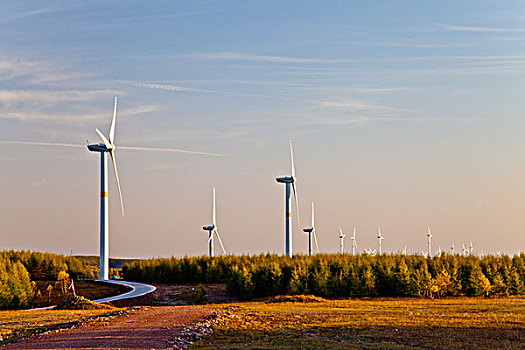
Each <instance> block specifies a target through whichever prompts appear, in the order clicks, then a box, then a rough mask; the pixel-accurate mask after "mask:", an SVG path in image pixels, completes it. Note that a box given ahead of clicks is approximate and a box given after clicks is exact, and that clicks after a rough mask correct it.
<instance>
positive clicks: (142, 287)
mask: <svg viewBox="0 0 525 350" xmlns="http://www.w3.org/2000/svg"><path fill="white" fill-rule="evenodd" d="M97 281H98V282H104V283H112V284H118V285H121V286H127V287H131V288H132V290H131V291H129V292H127V293H124V294H120V295H116V296H114V297H108V298H104V299H98V300H92V301H93V302H95V303H106V302H108V301H116V300H122V299H130V298H136V297H141V296H143V295H146V294H149V293H151V292H154V291H155V290H156V289H157V287H155V286H152V285H149V284H144V283H138V282H128V281H121V280H97Z"/></svg>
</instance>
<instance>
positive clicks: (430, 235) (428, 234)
mask: <svg viewBox="0 0 525 350" xmlns="http://www.w3.org/2000/svg"><path fill="white" fill-rule="evenodd" d="M427 238H428V242H427V243H428V253H427V254H428V257H429V258H431V257H432V248H431V240H432V232H430V226H428V233H427Z"/></svg>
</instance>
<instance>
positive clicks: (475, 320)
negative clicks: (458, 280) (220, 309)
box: [195, 298, 525, 349]
mask: <svg viewBox="0 0 525 350" xmlns="http://www.w3.org/2000/svg"><path fill="white" fill-rule="evenodd" d="M228 306H229V311H228V313H226V315H225V316H224V317H221V318H220V319H219V320H218V321H217V326H216V330H217V331H216V333H215V334H214V335H213V336H212V337H211V338H207V339H204V340H202V341H200V342H199V343H198V344H196V346H195V349H212V348H222V347H225V348H227V349H237V348H239V349H240V348H242V349H246V348H252V349H354V348H355V349H429V348H430V349H472V348H476V349H523V348H525V345H524V344H525V299H524V298H504V299H481V298H479V299H478V298H459V299H458V298H456V299H440V300H428V299H350V300H326V301H323V302H317V303H297V302H283V303H238V304H230V305H228Z"/></svg>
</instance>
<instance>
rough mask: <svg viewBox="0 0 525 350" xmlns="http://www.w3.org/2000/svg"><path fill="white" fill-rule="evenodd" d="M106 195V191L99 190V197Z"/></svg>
mask: <svg viewBox="0 0 525 350" xmlns="http://www.w3.org/2000/svg"><path fill="white" fill-rule="evenodd" d="M107 196H108V191H101V192H100V197H107Z"/></svg>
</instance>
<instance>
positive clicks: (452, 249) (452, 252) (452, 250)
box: [450, 242, 456, 255]
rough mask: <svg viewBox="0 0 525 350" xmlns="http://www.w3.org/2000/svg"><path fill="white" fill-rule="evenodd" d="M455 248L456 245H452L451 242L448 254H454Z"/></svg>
mask: <svg viewBox="0 0 525 350" xmlns="http://www.w3.org/2000/svg"><path fill="white" fill-rule="evenodd" d="M455 250H456V247H455V246H454V242H452V246H451V247H450V254H452V255H454V253H455Z"/></svg>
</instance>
